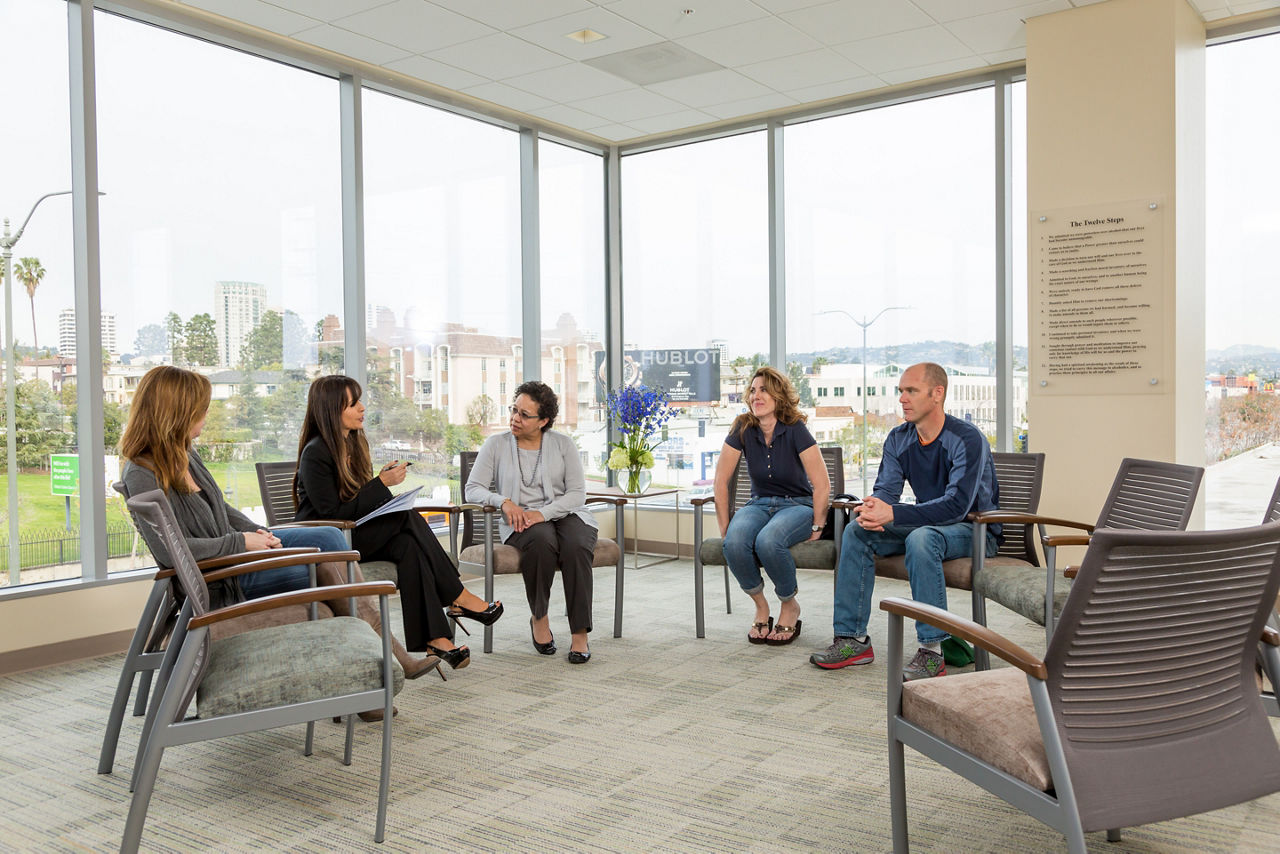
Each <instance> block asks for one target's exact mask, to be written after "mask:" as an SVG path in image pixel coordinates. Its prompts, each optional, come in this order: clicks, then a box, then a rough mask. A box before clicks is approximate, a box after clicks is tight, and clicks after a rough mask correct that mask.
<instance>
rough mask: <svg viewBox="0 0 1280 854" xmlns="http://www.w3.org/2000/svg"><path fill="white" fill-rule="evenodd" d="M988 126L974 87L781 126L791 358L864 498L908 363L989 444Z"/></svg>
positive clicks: (992, 416) (984, 102)
mask: <svg viewBox="0 0 1280 854" xmlns="http://www.w3.org/2000/svg"><path fill="white" fill-rule="evenodd" d="M992 121H993V113H992V96H991V91H990V90H989V89H980V90H976V91H972V92H966V93H961V94H956V95H948V96H944V97H937V98H931V99H928V100H924V101H916V102H912V103H907V104H900V105H896V106H891V107H883V108H879V109H873V110H866V111H864V112H857V113H852V114H850V115H846V116H840V117H836V118H829V119H822V120H818V121H812V122H808V123H805V124H798V125H793V126H788V127H787V128H786V137H785V162H786V259H787V263H786V280H787V300H786V307H787V363H788V367H789V369H790V370H791V372H792V374H793V375H794V377H795V378H796V379H797V380H798V384H799V386H800V388H799V391H800V395H801V401H802V403H803V404H804V405H805V406H808V407H812V408H813V409H812V411H813V412H814V416H813V418H812V419H811V423H810V430H811V431H812V432H813V433H814V436H815V438H817V439H818V440H819V442H820V443H823V444H839V445H841V446H842V447H843V448H844V451H845V459H846V460H847V461H848V463H849V484H850V490H851V491H852V492H855V493H857V494H863V493H864V492H866V491H867V490H868V489H869V487H870V486H871V484H873V483H874V481H875V473H876V470H877V467H878V461H879V456H880V450H879V449H880V446H881V444H882V443H883V440H884V436H885V435H886V433H887V432H888V430H889V429H890V428H892V427H893V425H895V424H897V423H898V422H899V421H900V420H901V412H900V409H899V407H898V394H897V390H896V389H897V384H898V377H899V375H900V374H901V372H902V370H903V369H904V368H906V367H908V366H910V365H911V364H913V363H915V362H921V361H933V362H938V363H940V364H942V365H943V366H945V367H946V368H947V370H948V373H949V375H950V386H949V390H948V395H947V404H946V408H947V410H948V412H950V413H951V414H953V415H956V416H957V417H960V418H964V419H966V420H969V421H972V422H974V423H975V424H977V425H978V426H979V427H980V428H981V429H982V431H983V432H984V433H986V434H988V435H989V436H991V437H992V439H993V440H994V438H995V434H996V406H997V400H996V377H995V276H994V270H995V260H994V197H993V193H992V174H993V173H992V167H993V162H994V143H993V135H992ZM864 378H865V379H864ZM1025 382H1026V379H1025V373H1023V374H1022V383H1023V384H1024V385H1025ZM864 481H865V484H866V485H865V486H864Z"/></svg>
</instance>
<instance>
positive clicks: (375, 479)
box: [293, 376, 502, 669]
mask: <svg viewBox="0 0 1280 854" xmlns="http://www.w3.org/2000/svg"><path fill="white" fill-rule="evenodd" d="M360 393H361V389H360V383H358V382H356V381H355V380H353V379H351V378H350V377H343V376H328V377H320V378H319V379H317V380H316V381H315V382H313V383H312V384H311V390H310V391H309V392H308V393H307V415H306V418H305V420H304V421H303V423H302V435H301V437H300V438H299V439H298V471H297V473H296V474H295V475H294V478H293V496H294V502H295V503H296V504H297V506H298V513H297V518H298V519H299V520H309V519H349V520H352V521H355V520H356V519H359V518H361V517H363V516H365V515H367V514H368V513H370V512H372V511H373V510H376V509H377V508H379V507H381V506H382V505H383V504H386V503H387V502H388V501H390V500H391V497H392V496H391V487H393V486H398V485H399V484H401V483H403V482H404V477H405V472H406V470H407V468H408V463H400V462H399V461H396V462H393V463H388V464H387V465H385V466H383V467H382V469H381V470H380V471H379V472H378V474H377V475H376V476H375V475H374V473H373V464H372V463H371V462H370V458H369V443H368V441H367V440H366V439H365V436H364V411H365V407H364V404H363V403H362V402H361V401H360ZM351 545H352V547H353V548H355V549H356V550H357V551H359V552H360V556H361V558H362V559H364V560H389V561H392V562H393V563H395V565H396V576H397V578H396V584H397V586H398V587H399V588H400V598H401V603H402V606H401V607H402V613H403V616H404V634H405V646H407V647H408V648H409V649H411V650H414V651H416V652H420V651H429V652H431V653H433V654H435V655H438V656H439V657H440V658H441V659H443V660H444V661H445V662H446V663H447V664H448V665H449V666H450V667H452V668H455V669H457V668H459V667H466V666H467V664H468V663H469V662H470V660H471V659H470V656H471V652H470V650H468V649H467V648H466V647H465V646H456V645H455V644H454V642H453V639H452V632H451V631H450V628H449V621H448V619H447V618H446V615H445V611H444V607H445V606H446V605H448V606H449V612H448V616H450V617H454V618H455V619H457V618H462V617H465V618H467V619H471V620H475V621H476V622H478V623H481V624H482V625H486V626H489V625H493V623H495V622H497V620H498V618H499V617H501V616H502V603H501V602H485V601H484V600H483V599H481V598H480V597H479V596H477V595H475V594H474V593H472V592H471V591H470V590H467V588H465V587H463V586H462V580H461V579H460V578H459V577H458V570H457V569H456V568H455V567H454V565H453V561H451V560H449V556H448V555H447V554H445V551H444V549H442V548H441V547H440V542H439V541H438V540H437V539H436V535H435V533H433V532H432V530H431V526H430V525H428V524H427V523H426V520H424V519H423V518H422V516H421V515H419V514H418V513H414V512H412V511H408V510H401V511H399V512H396V513H387V514H384V515H382V516H378V517H376V518H374V519H370V520H369V521H368V522H365V523H364V524H363V525H359V526H357V527H356V528H355V530H354V532H353V534H352V542H351Z"/></svg>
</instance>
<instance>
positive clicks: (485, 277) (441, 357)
mask: <svg viewBox="0 0 1280 854" xmlns="http://www.w3.org/2000/svg"><path fill="white" fill-rule="evenodd" d="M364 111H365V112H364V181H365V183H364V199H365V232H364V233H365V298H366V301H367V303H368V305H367V311H366V317H365V329H366V333H367V335H368V340H367V346H368V360H367V365H368V371H369V380H368V383H367V385H368V394H369V399H368V400H367V401H366V402H367V405H368V407H369V413H368V415H367V416H366V419H365V430H366V432H367V433H368V436H369V443H370V445H371V447H372V450H373V457H374V462H375V464H380V463H382V462H388V461H390V460H392V459H414V460H417V461H418V462H417V464H415V465H414V466H413V468H412V469H410V472H411V474H410V476H409V480H408V481H406V483H408V484H409V485H410V486H417V485H422V486H424V487H425V489H424V493H431V494H432V495H434V496H435V497H436V498H437V499H439V500H441V501H447V500H449V499H450V496H452V500H454V501H457V500H459V497H460V496H459V493H458V468H457V459H456V455H457V454H458V452H459V451H464V450H469V449H472V448H477V447H479V445H480V442H481V441H482V440H483V439H484V436H485V433H486V430H489V429H492V428H493V427H494V425H500V424H505V423H506V421H505V419H504V418H503V417H502V415H501V406H502V402H501V398H502V396H503V394H507V395H509V394H510V392H511V391H512V390H514V388H515V385H516V384H518V383H519V382H520V381H521V379H522V378H523V371H522V363H521V355H520V353H521V348H520V147H519V138H518V136H517V135H516V134H514V133H512V132H510V131H507V130H503V129H501V128H496V127H492V126H489V125H485V124H483V123H481V122H477V121H473V120H471V119H465V118H461V117H459V116H455V115H452V114H450V113H446V112H444V111H442V110H437V109H433V108H431V107H425V106H423V105H421V104H415V103H413V102H410V101H406V100H403V99H401V98H396V97H392V96H390V95H385V94H383V93H380V92H374V91H369V90H366V92H365V95H364ZM502 360H505V365H502V366H500V365H499V363H500V362H501V361H502Z"/></svg>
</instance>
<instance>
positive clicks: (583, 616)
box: [507, 513, 596, 633]
mask: <svg viewBox="0 0 1280 854" xmlns="http://www.w3.org/2000/svg"><path fill="white" fill-rule="evenodd" d="M507 545H509V546H515V547H516V548H517V549H519V550H520V574H521V575H523V576H524V592H525V596H526V597H528V599H529V610H530V611H531V612H532V613H533V617H534V619H535V620H540V619H542V618H543V617H545V616H546V615H547V608H548V606H549V604H550V599H551V582H552V580H553V579H555V577H556V569H557V568H558V569H560V571H561V575H562V576H563V579H564V601H565V606H566V608H567V610H568V612H569V631H571V632H575V633H576V632H589V631H591V584H592V574H591V559H592V557H593V555H594V554H595V548H596V529H595V528H593V527H591V526H590V525H588V524H587V523H586V522H583V521H582V520H581V519H580V518H578V517H577V515H575V514H573V513H570V514H569V515H568V516H564V517H562V518H560V519H556V520H555V521H550V522H539V523H538V524H536V525H533V526H532V527H529V528H526V529H525V530H523V531H520V532H519V533H515V534H512V535H511V536H510V537H508V538H507Z"/></svg>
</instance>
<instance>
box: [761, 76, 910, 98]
mask: <svg viewBox="0 0 1280 854" xmlns="http://www.w3.org/2000/svg"><path fill="white" fill-rule="evenodd" d="M884 85H885V83H884V81H883V80H881V79H880V78H879V77H876V76H875V75H874V74H866V75H863V76H862V77H855V78H853V79H852V80H838V81H836V82H835V83H823V84H821V85H819V86H806V87H804V88H802V89H788V90H787V91H786V92H784V93H783V94H785V95H790V96H791V97H792V98H795V99H796V100H797V101H799V102H800V103H802V104H808V103H812V102H813V101H825V100H827V99H828V98H842V97H844V96H845V95H856V94H858V93H859V92H869V91H870V90H872V89H879V88H881V87H882V86H884Z"/></svg>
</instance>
